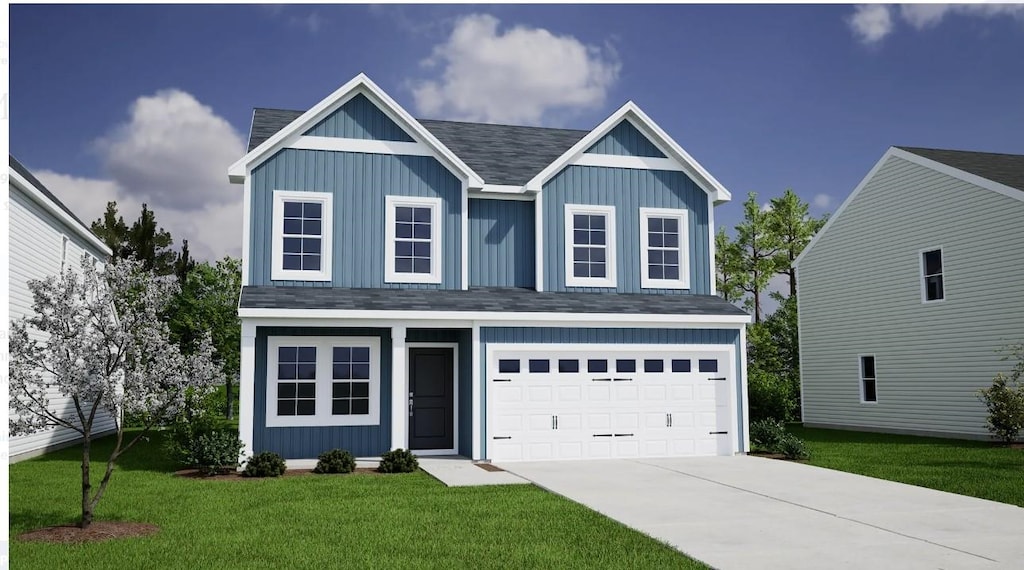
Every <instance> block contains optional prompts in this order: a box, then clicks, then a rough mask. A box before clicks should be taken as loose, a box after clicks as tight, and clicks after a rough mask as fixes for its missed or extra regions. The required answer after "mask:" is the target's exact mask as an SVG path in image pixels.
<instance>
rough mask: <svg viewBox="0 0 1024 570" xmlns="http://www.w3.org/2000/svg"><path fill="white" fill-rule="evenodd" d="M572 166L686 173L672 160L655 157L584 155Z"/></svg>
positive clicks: (573, 162)
mask: <svg viewBox="0 0 1024 570" xmlns="http://www.w3.org/2000/svg"><path fill="white" fill-rule="evenodd" d="M572 164H575V165H577V166H604V167H606V168H632V169H635V170H674V171H678V172H685V169H683V167H682V166H681V165H680V164H679V163H678V162H676V161H675V160H673V159H671V158H657V157H653V156H622V155H619V154H594V153H584V154H581V155H579V156H578V157H576V159H575V160H573V161H572Z"/></svg>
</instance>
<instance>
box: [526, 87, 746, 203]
mask: <svg viewBox="0 0 1024 570" xmlns="http://www.w3.org/2000/svg"><path fill="white" fill-rule="evenodd" d="M623 120H628V121H629V122H630V123H631V124H632V125H633V126H634V127H636V128H637V129H638V130H639V131H640V132H641V133H643V134H644V135H645V136H647V137H648V138H649V139H650V140H651V142H652V143H654V144H655V146H657V147H659V148H660V149H661V150H662V152H664V153H665V154H666V155H667V156H668V157H669V158H671V159H674V160H675V162H676V163H677V166H678V169H681V170H682V171H683V172H686V173H687V174H688V175H689V176H690V177H691V178H693V181H694V182H695V183H696V184H697V186H699V187H700V188H701V189H703V190H704V191H705V192H707V193H708V194H711V195H713V196H714V199H715V203H721V202H728V201H729V200H731V199H732V194H731V193H730V192H729V191H728V190H726V189H725V187H724V186H722V184H721V183H720V182H719V181H718V180H716V179H715V177H714V176H711V174H710V173H709V172H708V171H707V170H705V169H704V167H703V166H701V165H700V164H699V163H698V162H697V161H696V160H694V159H693V157H692V156H690V155H689V153H687V152H686V151H685V150H683V148H682V147H681V146H679V144H678V143H676V142H675V141H674V140H672V137H670V136H668V133H666V132H665V131H664V130H662V129H661V127H659V126H658V125H657V124H656V123H655V122H654V121H652V120H651V118H650V117H648V116H647V115H646V114H645V113H644V112H643V111H641V110H640V107H638V106H637V105H636V103H633V102H632V101H628V102H626V104H625V105H623V106H622V107H619V109H618V110H617V111H615V112H614V113H612V114H611V116H609V117H608V118H607V119H605V120H604V121H602V122H601V124H600V125H598V126H597V127H595V128H594V130H592V131H590V132H589V133H587V135H586V136H585V137H583V138H582V139H580V140H579V142H577V143H576V144H574V145H573V146H572V147H571V148H570V149H569V150H567V151H565V153H563V154H562V156H560V157H558V158H557V159H556V160H555V161H554V162H552V163H551V164H549V165H548V166H547V167H546V168H545V169H544V170H542V171H540V173H538V174H537V175H536V176H534V177H533V179H532V180H530V181H529V182H527V183H526V190H527V191H529V192H540V191H541V190H542V189H543V187H544V184H545V183H546V182H547V181H548V180H550V179H551V178H552V177H553V176H554V175H556V174H558V173H559V172H560V171H561V170H562V169H563V168H565V167H566V166H568V165H570V164H572V163H573V162H575V161H576V160H578V159H579V157H580V156H581V155H583V153H584V152H585V151H586V150H587V149H588V148H590V147H591V146H592V145H593V144H594V143H596V142H597V141H598V140H600V138H601V137H603V136H604V135H606V134H608V133H609V132H610V131H611V130H612V129H613V128H615V126H616V125H618V124H619V123H621V122H622V121H623Z"/></svg>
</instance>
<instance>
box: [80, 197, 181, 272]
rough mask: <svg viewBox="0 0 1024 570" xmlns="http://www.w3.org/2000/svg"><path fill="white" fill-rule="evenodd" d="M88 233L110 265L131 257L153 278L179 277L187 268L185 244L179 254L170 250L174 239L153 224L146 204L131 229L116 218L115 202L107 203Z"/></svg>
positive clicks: (153, 215) (155, 223) (152, 215)
mask: <svg viewBox="0 0 1024 570" xmlns="http://www.w3.org/2000/svg"><path fill="white" fill-rule="evenodd" d="M92 230H93V231H94V232H96V235H98V236H99V237H100V239H102V240H103V242H104V243H106V244H107V246H108V247H110V249H111V250H112V251H113V252H114V256H113V261H114V262H115V263H116V262H117V261H118V260H120V259H127V258H129V257H134V258H135V259H137V260H139V261H141V262H142V266H143V268H144V269H145V270H147V271H153V272H155V273H156V274H157V275H178V276H179V280H181V276H182V275H184V274H185V273H187V272H188V269H190V268H191V265H190V263H194V262H192V261H191V256H190V254H189V251H188V243H187V242H185V244H184V245H183V247H182V251H181V253H175V252H174V250H173V249H172V246H173V245H174V239H173V238H172V237H171V234H170V232H168V231H167V230H165V229H163V228H162V227H160V226H159V225H158V224H157V221H156V214H155V213H154V212H153V210H150V209H149V206H148V205H146V204H143V205H142V212H140V213H139V217H138V219H137V220H135V222H133V223H132V225H131V226H128V225H127V224H126V223H125V221H124V217H122V216H120V215H119V214H118V210H117V202H107V210H106V211H105V212H104V213H103V217H102V218H100V219H98V220H96V221H94V222H93V223H92Z"/></svg>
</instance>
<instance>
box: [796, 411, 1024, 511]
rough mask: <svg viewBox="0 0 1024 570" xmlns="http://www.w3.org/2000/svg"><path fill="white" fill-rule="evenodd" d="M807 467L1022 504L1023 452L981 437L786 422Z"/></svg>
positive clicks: (1023, 495)
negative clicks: (803, 448) (804, 450)
mask: <svg viewBox="0 0 1024 570" xmlns="http://www.w3.org/2000/svg"><path fill="white" fill-rule="evenodd" d="M788 429H789V430H790V431H792V432H793V433H795V434H796V435H797V436H798V437H800V438H802V439H804V441H806V442H807V447H808V449H810V451H811V460H810V461H809V463H810V464H811V465H817V466H819V467H828V468H829V469H837V470H839V471H848V472H850V473H859V474H861V475H868V476H871V477H877V478H880V479H889V480H890V481H899V482H901V483H909V484H911V485H919V486H921V487H929V488H931V489H938V490H940V491H949V492H950V493H958V494H961V495H970V496H972V497H979V498H982V499H989V500H992V501H999V502H1001V503H1009V504H1011V505H1017V506H1019V507H1024V450H1022V449H1011V448H1007V447H999V446H996V445H993V444H992V443H988V442H982V441H964V440H956V439H938V438H931V437H915V436H909V435H890V434H879V433H866V432H854V431H843V430H827V429H812V428H805V427H800V426H788Z"/></svg>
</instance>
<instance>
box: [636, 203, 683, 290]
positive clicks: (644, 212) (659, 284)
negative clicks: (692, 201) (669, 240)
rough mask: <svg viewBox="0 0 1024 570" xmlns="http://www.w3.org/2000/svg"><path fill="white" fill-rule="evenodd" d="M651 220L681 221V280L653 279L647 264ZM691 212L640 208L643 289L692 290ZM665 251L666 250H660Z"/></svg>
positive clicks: (641, 279) (641, 285) (641, 280)
mask: <svg viewBox="0 0 1024 570" xmlns="http://www.w3.org/2000/svg"><path fill="white" fill-rule="evenodd" d="M649 218H674V219H676V220H678V221H679V279H651V278H650V277H649V275H650V273H649V269H648V263H647V252H648V251H649V250H650V246H649V245H648V240H647V221H648V219H649ZM689 219H690V216H689V211H687V210H685V209H672V208H640V287H641V288H642V289H689V288H690V240H689V237H690V226H689ZM659 249H664V248H659Z"/></svg>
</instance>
